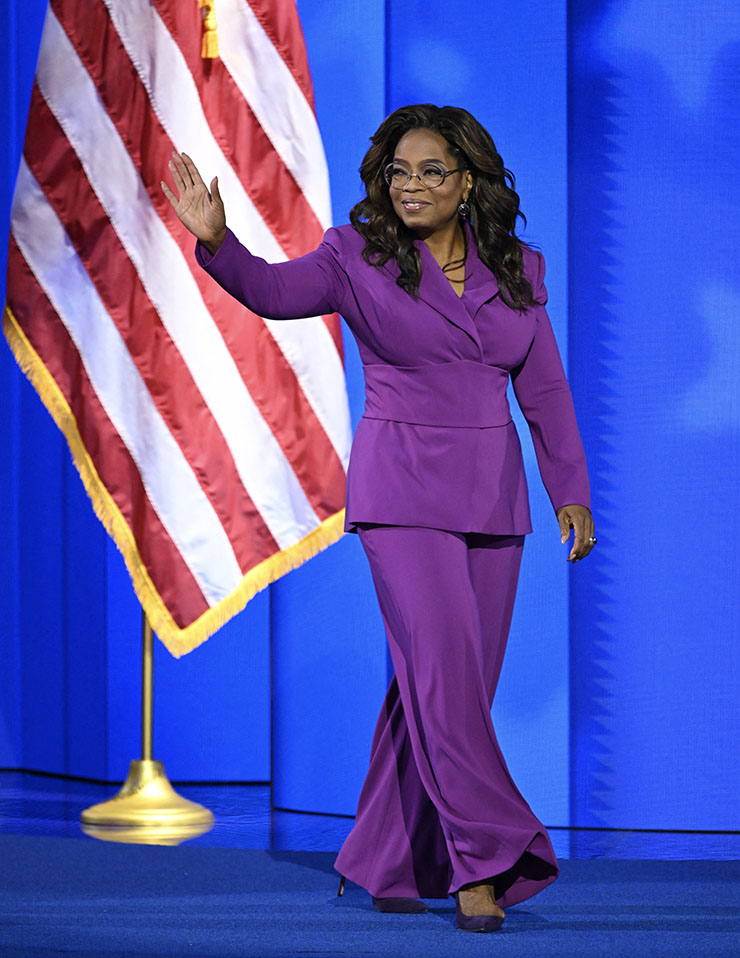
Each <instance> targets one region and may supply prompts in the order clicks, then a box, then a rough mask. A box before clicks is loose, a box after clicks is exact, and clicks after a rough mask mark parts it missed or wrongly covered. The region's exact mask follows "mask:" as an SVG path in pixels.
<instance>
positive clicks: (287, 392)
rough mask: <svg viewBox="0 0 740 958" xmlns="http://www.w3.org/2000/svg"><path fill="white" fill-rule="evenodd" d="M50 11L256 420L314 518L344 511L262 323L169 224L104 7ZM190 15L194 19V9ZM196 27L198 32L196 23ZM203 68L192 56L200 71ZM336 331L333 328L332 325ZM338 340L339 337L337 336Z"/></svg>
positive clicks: (341, 481)
mask: <svg viewBox="0 0 740 958" xmlns="http://www.w3.org/2000/svg"><path fill="white" fill-rule="evenodd" d="M52 6H53V8H54V10H55V13H56V14H57V16H58V18H59V20H60V22H61V24H62V26H63V28H64V30H65V32H66V34H67V36H68V37H69V39H70V41H71V42H72V44H73V46H74V47H75V49H76V51H77V53H78V55H79V57H80V59H81V60H82V62H83V63H84V64H85V67H86V68H87V70H88V73H89V74H90V76H91V77H92V79H93V82H94V83H95V85H96V88H97V90H98V93H99V94H100V97H101V100H102V102H103V104H104V106H105V108H106V110H107V112H108V114H109V116H110V118H111V120H112V122H113V123H114V125H115V127H116V129H117V131H118V133H119V135H120V136H121V138H122V140H123V142H124V143H125V144H126V148H127V150H128V151H129V154H130V155H131V157H132V160H133V162H134V164H135V166H136V168H137V169H138V171H139V173H140V175H141V177H142V179H143V181H144V184H145V186H146V188H147V192H148V194H149V196H150V198H151V200H152V203H153V204H154V206H155V209H156V210H157V212H158V213H159V215H160V217H161V218H162V219H163V220H164V221H165V223H166V224H167V227H168V229H169V230H170V233H171V234H172V236H173V238H174V239H175V241H176V242H177V244H178V246H179V248H180V250H181V251H182V253H183V256H184V258H185V261H186V263H187V265H188V268H189V269H190V271H191V273H192V275H193V276H194V278H195V280H196V282H197V284H198V287H199V289H200V292H201V295H202V297H203V300H204V302H205V304H206V307H207V309H208V310H209V312H210V313H211V316H212V317H213V320H214V322H215V323H216V325H217V326H218V328H219V330H220V332H221V334H222V336H223V338H224V341H225V342H226V345H227V346H228V348H229V351H230V352H231V353H232V355H233V357H234V360H235V362H236V364H237V367H238V369H239V372H240V374H241V376H242V379H243V381H244V383H245V385H246V386H247V389H248V390H249V392H250V395H251V396H252V399H253V400H254V402H255V404H256V406H257V408H258V409H259V411H260V414H261V415H262V417H263V418H264V420H265V422H266V423H267V424H268V426H269V427H270V429H271V431H272V433H273V435H274V436H275V438H276V440H277V441H278V443H279V445H280V448H281V449H282V451H283V453H284V455H285V457H286V459H287V460H288V462H289V463H290V466H291V468H292V469H293V471H294V472H295V474H296V476H297V478H298V481H299V482H300V483H301V486H302V488H303V490H304V492H305V494H306V496H307V498H308V500H309V502H310V503H311V506H312V508H313V509H314V511H315V512H316V513H317V515H318V516H319V517H320V518H321V519H322V520H323V519H325V518H327V517H328V516H330V515H333V514H334V513H336V512H337V511H338V510H339V509H341V508H342V506H343V505H344V490H345V480H346V476H345V471H344V468H343V466H342V463H341V461H340V459H339V457H338V455H337V453H336V450H335V449H334V447H333V445H332V444H331V441H330V440H329V438H328V436H327V435H326V433H325V431H324V428H323V426H322V425H321V423H320V422H319V421H318V419H317V417H316V414H315V413H314V411H313V409H312V408H311V405H310V403H309V402H308V400H307V399H306V396H305V394H304V393H303V390H302V389H301V386H300V383H299V382H298V380H297V378H296V376H295V373H294V372H293V370H292V368H291V366H290V364H289V363H288V361H287V359H286V358H285V356H284V355H283V353H282V351H281V350H280V348H279V347H278V345H277V343H276V342H275V340H274V339H273V337H272V336H271V335H270V333H269V331H268V329H267V327H266V326H265V323H264V322H263V321H262V320H261V319H259V318H258V317H255V316H254V314H252V313H250V312H249V311H243V307H241V306H239V305H238V304H237V303H235V301H234V300H233V299H232V298H231V297H230V296H228V294H227V293H225V292H224V291H223V290H222V289H221V288H220V287H219V286H217V284H216V283H214V282H213V281H212V280H211V279H210V277H208V276H207V275H206V274H205V273H204V272H203V270H201V269H200V268H199V267H198V266H197V264H196V263H195V260H194V257H193V239H192V236H191V235H190V233H188V232H187V230H185V228H184V227H183V226H182V224H181V223H180V222H179V220H177V218H176V217H175V215H174V213H173V212H172V209H171V207H170V205H169V203H168V202H167V201H166V199H165V198H164V196H163V195H162V191H161V189H160V186H159V181H160V179H161V178H162V176H163V175H164V173H165V170H166V169H167V163H168V161H169V159H170V155H171V153H172V150H173V148H174V146H173V144H172V141H171V140H170V138H169V136H168V135H167V133H166V131H165V130H164V128H163V127H162V125H161V123H160V122H159V120H158V118H157V116H156V115H155V113H154V111H153V110H152V108H151V102H150V100H149V97H148V94H147V92H146V89H145V88H144V86H143V84H142V82H141V80H140V78H139V76H138V74H137V73H136V70H135V68H134V66H133V64H132V63H131V60H130V59H129V56H128V54H127V52H126V50H125V49H124V47H123V45H122V43H121V41H120V38H119V37H118V34H117V33H116V31H115V28H114V26H113V23H112V22H111V20H110V17H109V15H108V11H107V10H106V8H105V6H104V5H103V4H102V3H95V4H91V5H90V6H89V7H85V8H81V7H80V6H79V5H74V6H71V5H69V4H65V3H61V2H60V0H53V3H52ZM190 8H191V5H190V4H177V6H176V10H177V12H178V15H179V14H180V13H181V12H183V11H184V10H186V9H190ZM192 9H193V10H195V11H196V13H197V10H198V8H197V6H196V5H195V4H193V5H192ZM198 16H199V15H198ZM195 23H196V24H197V25H198V29H200V20H199V19H198V18H196V20H195ZM203 62H204V61H202V60H201V59H200V54H199V52H198V66H199V69H202V63H203ZM208 62H210V61H208ZM237 95H238V97H239V102H240V104H241V105H242V106H241V109H243V108H244V100H243V98H241V94H238V91H237ZM237 112H238V111H237ZM255 122H256V121H255ZM143 146H145V148H142V147H143ZM245 148H246V149H248V148H249V147H248V146H247V147H245ZM273 153H274V151H273ZM286 173H287V171H286ZM288 175H289V174H288ZM291 181H292V177H291ZM292 182H293V183H294V185H295V181H292ZM300 196H301V198H302V197H303V194H300ZM316 222H317V223H318V221H316ZM334 325H335V326H337V325H338V324H337V322H336V319H334ZM337 333H338V335H339V336H340V337H341V333H340V332H339V330H337Z"/></svg>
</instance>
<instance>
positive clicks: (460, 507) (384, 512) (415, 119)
mask: <svg viewBox="0 0 740 958" xmlns="http://www.w3.org/2000/svg"><path fill="white" fill-rule="evenodd" d="M170 170H171V173H172V175H173V178H174V181H175V185H176V187H177V190H178V193H179V195H178V196H176V195H175V194H174V193H173V191H172V190H171V189H170V188H169V187H167V186H166V184H164V183H163V184H162V186H163V189H164V192H165V194H166V195H167V197H168V199H169V200H170V202H171V203H172V206H173V207H174V209H175V212H176V213H177V215H178V216H179V217H180V219H181V220H182V222H183V223H184V224H185V226H187V227H188V229H190V230H191V232H192V233H193V234H194V235H195V236H196V237H197V238H198V240H199V243H198V246H197V247H196V255H197V257H198V260H199V262H200V263H201V265H202V266H203V267H204V268H205V269H207V270H208V271H209V273H210V274H211V275H212V276H213V277H214V278H215V279H216V280H217V281H218V282H219V283H220V284H221V285H222V286H223V287H224V288H225V289H226V290H228V291H229V292H230V293H231V294H232V295H234V296H235V297H236V298H237V299H239V300H240V301H241V302H243V303H245V304H246V305H247V306H249V308H250V309H251V310H253V311H254V312H255V313H257V314H259V315H261V316H266V317H270V318H274V319H282V318H293V317H300V316H315V315H320V314H324V313H331V312H334V311H337V312H339V313H341V315H342V316H343V317H344V319H345V320H346V321H347V323H348V324H349V326H350V329H351V330H352V332H353V334H354V336H355V338H356V340H357V344H358V347H359V351H360V356H361V358H362V361H363V364H364V371H365V382H366V406H365V413H364V415H363V417H362V419H361V421H360V423H359V425H358V428H357V431H356V434H355V438H354V442H353V446H352V456H351V461H350V468H349V474H348V488H347V512H346V528H347V530H348V531H353V532H357V533H359V536H360V540H361V542H362V545H363V547H364V549H365V552H366V554H367V556H368V559H369V562H370V568H371V571H372V574H373V580H374V583H375V587H376V591H377V594H378V600H379V603H380V608H381V611H382V614H383V619H384V623H385V626H386V631H387V634H388V641H389V644H390V649H391V655H392V658H393V664H394V667H395V676H394V678H393V681H392V682H391V686H390V688H389V691H388V695H387V697H386V701H385V703H384V705H383V708H382V710H381V713H380V718H379V720H378V725H377V729H376V732H375V737H374V740H373V745H372V752H371V759H370V769H369V772H368V775H367V778H366V781H365V784H364V786H363V789H362V794H361V796H360V801H359V806H358V811H357V818H356V821H355V825H354V828H353V830H352V832H351V833H350V835H349V836H348V838H347V840H346V842H345V843H344V845H343V847H342V850H341V851H340V853H339V857H338V859H337V862H336V867H337V869H338V870H339V872H340V873H341V874H342V875H344V876H347V877H349V878H350V879H352V880H353V881H355V882H356V883H357V884H360V885H362V886H363V887H364V888H366V889H368V891H370V893H371V894H372V896H373V903H374V905H375V907H376V908H377V909H378V910H379V911H404V912H418V911H423V910H425V909H426V906H425V905H424V903H423V902H421V901H419V900H418V899H419V898H425V897H428V898H434V897H445V896H446V895H447V894H448V893H452V894H454V896H455V899H456V902H457V925H458V927H459V928H463V929H466V930H471V931H492V930H494V929H495V928H498V927H499V926H500V925H501V923H502V921H503V917H504V912H503V908H502V906H505V905H509V904H514V903H516V902H519V901H522V900H524V899H525V898H528V897H529V896H531V895H533V894H534V893H535V892H537V891H539V890H540V889H541V888H543V887H545V886H546V885H547V884H549V883H550V882H551V881H553V880H554V879H555V877H556V875H557V862H556V860H555V856H554V854H553V850H552V846H551V844H550V841H549V838H548V836H547V833H546V831H545V829H544V827H543V826H542V825H541V824H540V822H539V821H538V820H537V819H536V818H535V816H534V814H533V813H532V811H531V809H530V808H529V806H528V805H527V804H526V802H525V801H524V799H523V798H522V796H521V795H520V794H519V792H518V791H517V789H516V786H515V785H514V783H513V781H512V780H511V777H510V775H509V773H508V770H507V768H506V765H505V763H504V759H503V757H502V755H501V752H500V750H499V747H498V744H497V741H496V737H495V734H494V731H493V725H492V723H491V715H490V708H491V703H492V701H493V696H494V692H495V689H496V683H497V681H498V676H499V672H500V669H501V664H502V660H503V654H504V649H505V645H506V639H507V634H508V630H509V623H510V620H511V614H512V609H513V603H514V594H515V591H516V583H517V577H518V572H519V563H520V559H521V551H522V546H523V542H524V536H525V535H526V534H527V533H528V532H530V531H531V526H530V520H529V507H528V502H527V490H526V481H525V478H524V469H523V465H522V457H521V450H520V446H519V440H518V437H517V434H516V430H515V428H514V426H513V423H512V421H511V415H510V412H509V407H508V402H507V399H506V387H507V384H508V381H509V378H510V377H511V379H512V381H513V384H514V389H515V392H516V395H517V400H518V402H519V404H520V406H521V408H522V411H523V413H524V415H525V417H526V419H527V421H528V424H529V427H530V430H531V433H532V438H533V441H534V445H535V449H536V452H537V457H538V463H539V467H540V472H541V475H542V478H543V481H544V483H545V486H546V488H547V491H548V493H549V495H550V498H551V500H552V503H553V507H554V508H555V510H556V514H557V517H558V521H559V524H560V531H561V540H562V541H563V542H566V541H567V539H568V536H569V530H570V529H571V528H573V530H574V541H573V546H572V548H571V550H570V554H569V556H568V559H569V561H571V562H577V561H579V560H580V559H582V558H584V557H585V556H586V555H588V553H589V552H590V550H591V549H592V547H593V545H594V544H595V542H596V539H595V538H594V535H593V520H592V518H591V513H590V511H589V509H588V504H589V490H588V477H587V473H586V464H585V457H584V455H583V448H582V445H581V441H580V437H579V434H578V428H577V425H576V421H575V415H574V412H573V404H572V400H571V397H570V391H569V389H568V385H567V383H566V381H565V377H564V375H563V370H562V364H561V362H560V357H559V355H558V351H557V346H556V344H555V340H554V337H553V334H552V330H551V327H550V324H549V320H548V318H547V314H546V312H545V308H544V304H545V301H546V292H545V287H544V285H543V277H544V261H543V258H542V256H541V254H539V253H537V252H535V251H534V250H532V249H530V248H529V247H527V246H525V245H524V244H523V243H522V242H521V241H520V240H519V239H518V238H517V237H516V234H515V226H516V220H517V217H518V216H521V214H520V213H519V199H518V196H517V194H516V193H515V192H514V190H513V177H512V176H511V174H510V173H508V171H506V170H505V169H504V166H503V162H502V160H501V158H500V156H499V155H498V153H497V152H496V148H495V146H494V143H493V140H492V139H491V137H490V136H489V134H488V133H487V132H486V131H485V130H484V129H483V127H482V126H481V125H480V124H479V123H478V122H477V121H476V120H475V119H474V118H473V117H472V116H471V115H470V114H469V113H467V112H466V111H465V110H461V109H457V108H454V107H442V108H438V107H435V106H431V105H428V104H426V105H419V106H408V107H403V108H401V109H399V110H396V111H395V112H394V113H393V114H391V116H389V117H388V118H387V119H386V120H385V121H384V123H383V124H382V125H381V126H380V128H379V130H378V131H377V133H376V134H375V136H373V137H372V146H371V148H370V150H369V151H368V153H367V155H366V156H365V159H364V160H363V163H362V166H361V168H360V174H361V177H362V180H363V183H364V185H365V190H366V197H365V198H364V199H363V200H362V201H361V202H360V203H358V204H357V205H356V206H355V207H354V208H353V209H352V211H351V213H350V220H351V225H349V226H343V227H339V228H338V229H330V230H329V231H328V232H327V233H326V235H325V237H324V241H323V243H322V244H321V246H320V247H319V248H318V249H317V250H315V251H314V252H313V253H310V254H308V255H307V256H304V257H301V258H300V259H298V260H294V261H292V262H289V263H282V264H276V265H269V264H267V263H265V262H264V261H263V260H261V259H259V258H257V257H254V256H252V255H251V254H250V253H249V252H248V251H247V250H246V249H244V247H242V246H241V245H240V244H239V243H238V241H237V239H236V238H235V237H234V236H233V234H232V233H230V232H229V231H228V230H227V228H226V220H225V217H224V208H223V203H222V202H221V198H220V195H219V191H218V182H217V179H214V180H213V181H212V183H211V189H210V192H209V190H208V189H207V188H206V186H205V184H204V182H203V180H202V179H201V177H200V175H199V173H198V171H197V169H196V168H195V166H194V164H193V163H192V161H191V160H190V159H189V158H188V157H187V156H185V155H184V154H183V155H182V156H179V155H177V154H175V155H174V156H173V160H172V162H171V163H170Z"/></svg>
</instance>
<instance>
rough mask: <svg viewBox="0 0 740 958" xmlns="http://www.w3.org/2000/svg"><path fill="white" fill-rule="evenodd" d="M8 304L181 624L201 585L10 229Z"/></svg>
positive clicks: (200, 609)
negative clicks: (50, 377) (68, 411)
mask: <svg viewBox="0 0 740 958" xmlns="http://www.w3.org/2000/svg"><path fill="white" fill-rule="evenodd" d="M8 273H9V275H11V276H12V277H13V296H12V299H11V300H10V301H9V303H10V307H11V309H12V310H13V313H14V315H15V317H16V320H17V321H18V323H19V324H20V326H21V328H22V329H23V332H24V333H25V335H26V336H27V338H28V340H29V342H30V343H31V345H32V346H33V348H34V349H35V350H36V352H37V353H38V355H39V357H40V358H41V360H42V362H43V363H44V365H45V366H46V368H47V370H48V371H49V373H50V374H51V376H52V377H53V378H54V380H55V382H56V384H57V386H58V387H59V389H60V391H61V392H62V394H63V395H64V398H65V399H66V401H67V403H68V405H69V407H70V410H71V412H72V415H73V416H74V418H75V421H76V426H77V430H78V432H79V434H80V437H81V439H82V442H83V444H84V445H85V449H86V452H87V454H88V456H89V459H90V462H91V464H92V465H93V466H94V469H95V471H96V472H97V474H98V476H99V477H100V480H101V482H102V483H103V485H104V486H105V487H106V489H107V490H108V492H109V493H110V495H111V497H112V498H113V500H114V501H115V503H116V505H117V507H118V509H119V510H120V513H121V515H122V517H123V518H124V520H125V521H126V523H127V524H128V526H129V528H130V529H131V530H132V532H133V535H134V537H135V538H136V543H137V550H138V553H139V556H140V557H141V560H142V562H143V563H144V566H145V567H146V569H147V571H148V573H149V576H150V578H151V580H152V583H153V584H154V587H155V588H156V589H157V591H158V592H159V595H160V596H161V598H162V600H163V601H164V603H165V605H166V606H167V607H168V609H169V611H170V613H171V614H172V616H173V618H174V619H175V621H176V622H177V624H178V626H179V627H180V628H184V627H185V626H186V625H189V624H190V623H192V622H193V621H195V619H197V618H198V617H199V616H201V615H202V614H203V613H204V612H206V611H207V610H208V603H207V602H206V600H205V598H204V596H203V594H202V592H201V591H200V588H199V586H198V583H197V582H196V580H195V579H194V577H193V575H192V573H191V572H190V569H189V568H188V567H187V565H186V564H185V562H184V561H183V559H182V556H181V555H180V552H179V550H178V549H177V547H176V546H175V544H174V543H173V541H172V539H171V538H170V536H169V534H168V533H167V530H166V529H165V528H164V526H163V525H162V523H161V522H160V520H159V517H158V516H157V513H156V512H155V510H154V508H153V506H152V504H151V502H150V500H149V498H148V497H147V494H146V490H145V489H144V486H143V483H142V481H141V477H140V475H139V472H138V470H137V468H136V464H135V463H134V461H133V459H132V458H131V456H130V454H129V452H128V450H127V448H126V446H125V444H124V442H123V440H122V439H121V437H120V436H119V434H118V432H117V431H116V429H115V427H114V426H113V424H112V423H111V421H110V419H109V418H108V416H107V414H106V412H105V410H104V409H103V406H102V405H101V403H100V400H99V399H98V396H97V393H96V392H95V390H94V388H93V386H92V383H91V382H90V380H89V378H88V376H87V373H86V371H85V367H84V365H83V363H82V361H81V359H80V355H79V353H78V352H77V348H76V346H75V344H74V343H73V342H72V340H71V339H70V336H69V333H68V332H67V330H66V328H65V326H64V324H63V323H62V322H61V320H60V318H59V316H58V315H57V313H56V311H55V309H54V307H53V306H52V304H51V303H50V301H49V299H48V298H47V296H46V294H45V293H44V291H43V289H42V288H41V286H40V285H39V284H38V282H37V280H36V278H35V277H34V276H33V274H32V272H31V270H30V268H29V266H28V264H27V263H26V261H25V259H24V257H23V255H22V253H21V252H20V250H19V248H18V246H17V244H16V242H15V239H14V237H13V236H12V235H11V237H10V244H9V252H8Z"/></svg>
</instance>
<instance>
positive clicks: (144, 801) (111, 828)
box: [80, 759, 213, 845]
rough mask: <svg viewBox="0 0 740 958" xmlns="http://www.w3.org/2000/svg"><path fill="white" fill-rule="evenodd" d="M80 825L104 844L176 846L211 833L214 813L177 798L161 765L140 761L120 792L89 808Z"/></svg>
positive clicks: (149, 761) (133, 764)
mask: <svg viewBox="0 0 740 958" xmlns="http://www.w3.org/2000/svg"><path fill="white" fill-rule="evenodd" d="M80 822H81V824H82V830H83V832H85V834H86V835H90V837H91V838H100V839H102V840H103V841H109V842H110V841H117V842H126V843H139V844H143V845H177V844H179V843H180V842H183V841H186V840H187V839H188V838H195V837H197V836H198V835H202V834H203V833H204V832H207V831H209V829H211V828H212V827H213V812H211V811H210V810H209V809H207V808H205V807H204V806H203V805H199V804H198V803H197V802H191V801H189V800H188V799H187V798H183V797H182V795H178V794H177V792H176V791H175V790H174V789H173V787H172V785H170V782H169V779H168V778H167V775H166V774H165V770H164V765H163V764H162V763H161V762H158V761H156V760H154V759H137V760H134V761H133V762H131V765H130V767H129V772H128V777H127V778H126V781H125V782H124V783H123V785H122V787H121V790H120V792H119V793H118V794H117V795H114V796H113V798H109V799H108V800H107V801H105V802H99V803H98V804H97V805H91V806H90V808H86V809H85V811H84V812H83V813H82V815H81V816H80Z"/></svg>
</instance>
